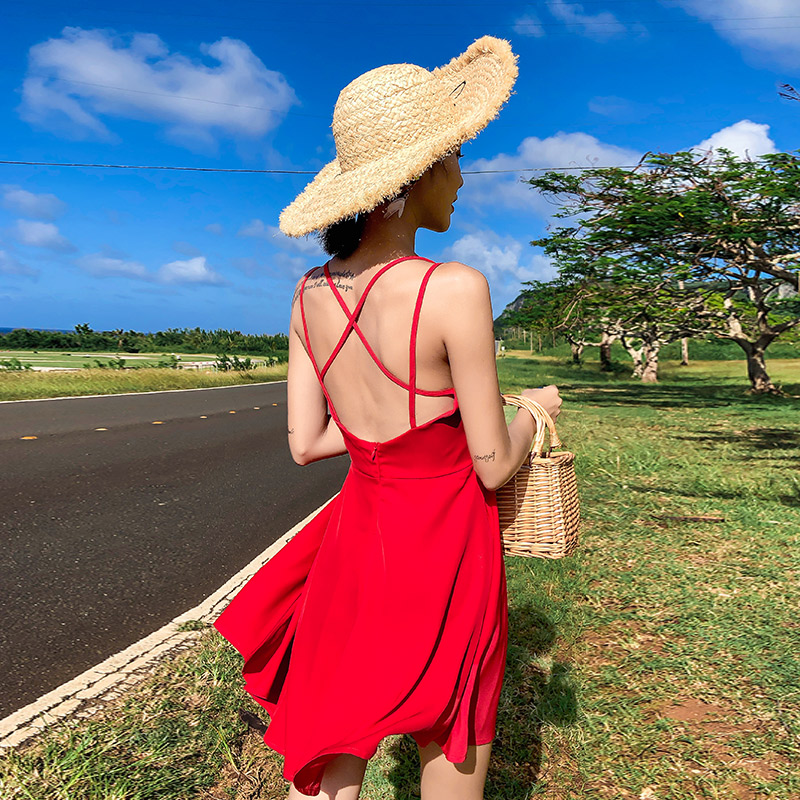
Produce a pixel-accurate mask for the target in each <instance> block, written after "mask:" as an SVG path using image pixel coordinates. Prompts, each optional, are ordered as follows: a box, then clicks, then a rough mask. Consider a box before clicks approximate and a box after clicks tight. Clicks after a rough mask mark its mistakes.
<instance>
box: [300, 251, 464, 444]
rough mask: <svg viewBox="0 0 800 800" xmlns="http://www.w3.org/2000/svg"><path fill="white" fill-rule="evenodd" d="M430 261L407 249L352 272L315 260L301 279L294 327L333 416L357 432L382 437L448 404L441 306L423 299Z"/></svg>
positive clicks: (440, 411)
mask: <svg viewBox="0 0 800 800" xmlns="http://www.w3.org/2000/svg"><path fill="white" fill-rule="evenodd" d="M437 266H438V265H437V264H435V263H434V262H432V261H429V260H427V259H422V258H418V257H412V258H407V259H402V260H397V261H394V262H390V263H389V265H386V266H385V267H382V266H376V267H371V268H369V269H366V270H364V271H362V272H360V273H358V274H353V272H351V271H346V270H342V269H341V268H340V269H339V270H337V268H336V267H335V266H334V267H333V269H332V270H330V271H329V272H328V275H326V274H325V270H324V268H317V269H315V270H313V271H312V272H310V273H309V274H308V275H307V277H306V280H305V282H304V284H303V285H302V287H301V290H300V303H299V304H298V305H299V306H300V314H299V318H300V328H301V330H299V331H298V334H299V335H300V338H301V339H302V340H303V342H304V346H305V348H306V351H307V352H308V353H309V356H310V357H311V360H312V362H313V363H314V365H315V370H316V372H317V375H318V377H321V380H322V385H323V388H324V390H325V392H326V395H327V397H328V401H329V404H330V406H331V408H332V413H333V415H334V417H335V418H337V419H338V421H339V422H340V423H341V424H342V425H343V426H344V427H345V428H346V429H347V430H348V431H349V432H350V433H351V434H353V435H354V436H356V437H358V438H360V439H363V440H365V441H370V442H385V441H388V440H390V439H393V438H395V437H397V436H399V435H401V434H403V433H404V432H406V431H407V430H409V429H410V428H413V427H417V426H420V425H424V424H426V423H427V422H429V421H431V420H434V419H436V418H438V417H442V416H445V415H447V414H448V413H450V412H451V411H452V410H453V407H454V402H453V397H454V392H453V389H452V386H453V383H452V377H451V374H450V367H449V364H448V360H447V353H446V350H445V347H444V343H443V340H442V336H441V330H440V326H439V325H438V324H437V319H438V318H439V317H440V315H441V314H442V313H443V311H444V309H439V308H433V307H432V303H431V302H427V303H426V301H425V291H426V288H427V284H428V282H429V281H430V280H431V279H432V278H433V276H434V275H435V270H436V267H437ZM370 351H371V352H370Z"/></svg>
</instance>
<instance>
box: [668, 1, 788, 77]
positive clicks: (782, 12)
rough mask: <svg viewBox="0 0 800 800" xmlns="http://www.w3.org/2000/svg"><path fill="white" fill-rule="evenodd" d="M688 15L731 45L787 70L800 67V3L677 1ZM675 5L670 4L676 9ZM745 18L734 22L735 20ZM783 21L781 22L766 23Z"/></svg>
mask: <svg viewBox="0 0 800 800" xmlns="http://www.w3.org/2000/svg"><path fill="white" fill-rule="evenodd" d="M675 2H677V5H678V6H680V7H681V8H683V10H684V11H686V13H687V14H690V15H692V16H694V17H697V19H701V20H704V21H707V22H708V23H709V24H710V25H711V27H712V28H714V30H715V31H716V32H717V33H718V34H719V36H720V38H721V39H724V40H725V41H727V42H730V43H731V44H734V45H737V46H739V47H741V48H743V49H745V50H748V51H750V52H754V53H758V54H760V55H762V56H767V57H768V58H769V59H770V60H772V61H774V62H776V63H780V64H781V65H783V66H784V67H789V68H792V67H794V68H796V67H800V36H798V35H797V28H796V26H795V25H794V24H793V22H792V21H791V20H786V19H780V17H793V16H795V15H796V14H797V0H714V2H713V3H710V2H708V0H675ZM674 5H675V3H674V2H672V3H670V4H669V7H670V8H673V7H674ZM737 17H738V18H742V17H743V18H744V19H740V20H739V21H734V20H733V19H731V18H737ZM752 17H759V18H760V19H748V18H752ZM765 17H779V19H763V18H765Z"/></svg>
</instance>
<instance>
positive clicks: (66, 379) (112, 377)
mask: <svg viewBox="0 0 800 800" xmlns="http://www.w3.org/2000/svg"><path fill="white" fill-rule="evenodd" d="M286 373H287V365H286V364H278V365H276V366H273V367H256V368H254V369H251V370H247V371H236V370H229V371H227V372H225V371H223V372H207V371H205V370H196V369H163V368H161V369H159V368H155V367H144V368H141V369H131V370H127V369H123V370H120V369H99V368H96V367H95V368H94V369H80V370H76V371H74V372H72V371H65V372H61V371H54V372H33V371H30V370H27V371H24V372H16V371H14V372H5V371H3V370H0V400H31V399H34V398H43V397H75V396H80V395H88V394H121V393H123V392H152V391H157V390H163V389H198V388H202V387H207V386H234V385H238V384H242V383H260V382H263V381H278V380H285V378H286Z"/></svg>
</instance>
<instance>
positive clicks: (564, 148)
mask: <svg viewBox="0 0 800 800" xmlns="http://www.w3.org/2000/svg"><path fill="white" fill-rule="evenodd" d="M640 158H641V154H640V153H638V152H637V151H635V150H630V149H628V148H624V147H617V146H616V145H609V144H604V143H603V142H600V141H598V140H597V139H596V138H595V137H594V136H590V135H589V134H586V133H564V132H563V131H559V132H558V133H557V134H555V135H554V136H549V137H547V138H546V139H539V138H538V137H536V136H529V137H527V138H526V139H523V141H522V143H521V144H520V146H519V147H518V148H517V152H516V153H512V154H510V155H506V154H503V153H501V154H500V155H497V156H495V157H494V158H481V159H478V160H477V161H474V162H472V163H470V164H469V165H465V166H464V169H465V170H473V169H474V170H512V172H511V174H505V175H491V174H490V175H467V176H465V179H464V180H465V182H464V187H463V188H462V189H461V190H460V196H461V198H462V199H463V201H464V203H465V204H466V205H469V206H471V207H473V208H474V209H475V210H476V211H478V212H479V213H480V212H484V213H485V212H487V211H494V210H496V209H501V208H502V209H508V210H512V211H517V212H520V213H523V214H528V215H529V214H530V213H531V212H533V213H534V214H539V215H540V216H543V217H549V216H550V215H551V214H552V213H553V211H554V210H555V207H554V201H553V200H552V199H548V198H545V197H544V196H543V195H542V194H541V193H540V192H539V191H538V190H536V189H534V188H533V187H532V186H531V185H530V184H528V183H523V182H522V181H521V180H520V178H526V179H527V178H529V177H532V176H533V175H536V174H537V173H535V172H522V170H523V169H535V168H540V169H542V171H543V170H544V169H545V168H547V169H549V168H551V167H568V166H574V167H608V166H617V165H626V164H636V163H638V161H639V159H640ZM575 171H576V172H577V170H575ZM538 174H541V172H539V173H538Z"/></svg>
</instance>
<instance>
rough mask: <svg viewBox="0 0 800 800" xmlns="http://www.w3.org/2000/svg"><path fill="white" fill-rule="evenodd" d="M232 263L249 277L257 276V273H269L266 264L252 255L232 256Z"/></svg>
mask: <svg viewBox="0 0 800 800" xmlns="http://www.w3.org/2000/svg"><path fill="white" fill-rule="evenodd" d="M231 264H232V265H233V266H234V267H236V269H238V270H240V271H241V272H243V273H244V274H245V275H247V277H248V278H255V277H256V276H257V275H264V274H267V273H269V269H268V268H267V267H266V265H264V264H262V263H261V262H260V261H259V260H258V259H257V258H251V257H250V256H243V257H237V258H232V259H231Z"/></svg>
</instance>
